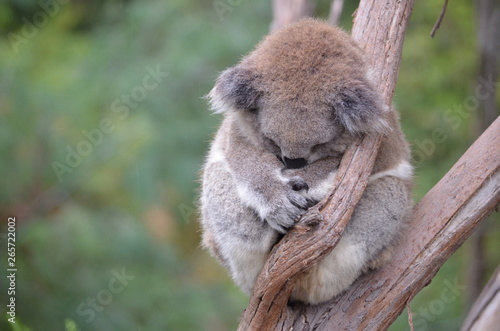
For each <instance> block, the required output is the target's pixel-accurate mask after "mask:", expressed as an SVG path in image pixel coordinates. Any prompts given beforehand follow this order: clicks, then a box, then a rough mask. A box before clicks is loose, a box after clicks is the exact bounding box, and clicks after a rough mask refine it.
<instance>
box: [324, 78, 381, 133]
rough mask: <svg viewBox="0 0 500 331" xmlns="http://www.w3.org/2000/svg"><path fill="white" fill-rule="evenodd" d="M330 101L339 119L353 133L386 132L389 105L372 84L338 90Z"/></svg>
mask: <svg viewBox="0 0 500 331" xmlns="http://www.w3.org/2000/svg"><path fill="white" fill-rule="evenodd" d="M328 103H329V104H330V105H331V106H332V107H333V111H334V113H335V116H336V118H337V120H338V121H339V122H340V123H341V124H342V125H343V126H344V127H345V128H346V129H347V130H348V131H349V132H351V133H370V132H378V133H383V132H386V131H387V130H388V128H389V126H388V124H387V121H386V119H385V114H384V113H385V112H387V111H388V109H387V107H386V106H385V105H384V104H383V102H382V100H381V99H380V97H379V95H378V94H377V93H376V92H375V91H373V89H372V88H371V87H370V86H364V85H362V86H358V87H355V88H346V89H342V90H339V91H337V93H335V94H334V95H333V96H332V98H331V99H330V100H328Z"/></svg>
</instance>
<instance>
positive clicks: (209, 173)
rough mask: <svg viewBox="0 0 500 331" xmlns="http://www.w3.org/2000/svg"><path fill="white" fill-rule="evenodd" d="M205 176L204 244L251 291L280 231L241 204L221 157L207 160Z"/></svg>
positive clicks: (238, 282)
mask: <svg viewBox="0 0 500 331" xmlns="http://www.w3.org/2000/svg"><path fill="white" fill-rule="evenodd" d="M202 180H203V186H202V192H201V216H202V217H201V224H202V227H203V246H205V247H206V248H207V249H209V251H210V252H211V253H212V255H214V256H215V257H216V258H217V259H218V260H219V261H220V262H221V264H222V265H224V266H225V267H226V268H227V269H229V271H230V273H231V277H232V278H233V280H234V281H235V283H236V284H237V285H238V286H239V287H240V288H241V289H242V290H243V291H245V292H246V293H248V294H250V293H251V291H252V289H253V287H254V284H255V281H256V279H257V276H258V275H259V273H260V271H261V269H262V267H263V266H264V263H265V261H266V259H267V256H268V255H269V251H270V250H271V247H272V246H273V245H274V244H275V243H276V240H277V237H278V234H277V232H276V231H275V230H273V229H272V228H271V227H270V226H269V225H268V224H267V223H265V222H262V221H261V220H259V218H258V216H257V215H256V213H255V212H254V211H253V210H252V209H250V208H248V207H246V206H244V205H243V204H242V202H241V199H240V198H239V197H238V194H237V192H236V185H235V183H234V179H233V177H232V175H231V174H230V173H229V172H228V170H227V167H226V165H225V164H224V162H223V161H222V160H221V161H216V162H208V163H207V164H206V166H205V168H204V171H203V179H202Z"/></svg>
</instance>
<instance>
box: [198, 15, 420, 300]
mask: <svg viewBox="0 0 500 331" xmlns="http://www.w3.org/2000/svg"><path fill="white" fill-rule="evenodd" d="M207 98H208V101H209V103H210V106H211V108H212V110H213V111H214V112H215V113H222V114H223V116H224V117H223V121H222V124H221V126H220V128H219V129H218V131H217V133H216V135H215V138H214V139H213V142H212V144H211V147H210V150H209V152H208V156H207V158H206V162H205V164H204V167H203V169H202V180H201V197H200V209H201V220H200V223H201V228H202V233H203V234H202V245H203V246H204V247H205V248H207V249H208V250H209V251H210V252H211V253H212V255H214V256H215V257H216V258H217V259H218V260H219V261H220V263H221V264H222V265H223V266H224V267H226V268H227V269H228V270H229V272H230V274H231V276H232V278H233V280H234V281H235V283H236V284H237V285H238V286H239V287H240V288H241V289H242V290H243V291H244V292H246V293H248V294H251V292H252V289H253V287H254V285H255V282H256V279H257V276H258V275H259V273H260V271H261V270H262V268H263V266H264V263H265V261H266V259H267V257H268V255H269V253H270V251H271V248H272V247H273V245H275V244H276V243H277V241H279V240H280V239H281V237H282V236H283V235H284V234H285V233H286V232H287V231H288V230H289V229H290V228H292V227H293V226H294V225H295V224H296V222H297V220H298V219H299V218H300V216H301V215H303V214H304V213H305V212H306V211H307V209H308V208H310V207H311V206H313V205H314V204H316V203H317V202H319V201H320V200H321V199H323V198H324V197H325V196H326V195H327V194H328V192H329V190H330V188H331V186H332V183H333V181H334V178H335V174H336V171H337V169H338V167H339V163H340V160H341V159H342V156H343V154H344V152H345V150H346V148H347V147H348V146H349V145H350V144H351V143H352V142H353V141H354V139H356V138H357V137H358V136H360V135H370V134H382V135H383V140H382V145H381V148H380V151H379V154H378V156H377V158H376V162H375V166H374V169H373V173H372V174H371V177H370V179H369V184H368V186H367V188H366V190H365V192H364V194H363V196H362V198H361V200H360V201H359V204H358V205H357V206H356V208H355V211H354V213H353V215H352V217H351V220H350V221H349V223H348V225H347V227H346V229H345V231H344V234H343V236H342V238H341V240H340V241H339V243H338V245H337V246H336V247H335V248H334V249H333V250H332V252H331V253H329V255H327V256H326V257H325V258H324V259H323V260H322V261H320V262H319V263H318V264H316V265H315V266H313V267H312V268H311V269H309V270H308V271H307V272H306V273H304V274H303V275H301V278H300V279H299V280H298V282H297V283H296V285H295V288H294V290H293V292H292V295H291V300H295V301H302V302H305V303H309V304H317V303H321V302H324V301H327V300H330V299H331V298H333V297H335V296H336V295H338V294H340V293H342V292H343V291H345V290H346V289H347V288H348V287H349V286H350V285H351V284H352V283H353V282H354V281H355V280H356V279H357V278H358V277H359V276H360V275H361V274H362V273H364V272H366V271H367V270H369V269H371V268H377V267H380V266H381V265H382V264H383V263H385V262H386V261H388V260H389V259H390V257H391V247H393V246H394V243H395V241H396V240H397V236H398V234H399V233H400V232H401V229H402V228H403V227H404V225H405V222H406V219H407V215H408V213H409V211H410V209H411V205H412V203H411V187H412V174H413V170H412V166H411V165H410V161H409V160H410V152H409V148H408V144H407V142H406V140H405V138H404V135H403V133H402V131H401V128H400V125H399V118H398V115H397V112H396V111H395V110H394V109H392V107H389V106H386V105H384V103H383V101H382V99H381V96H380V93H379V92H378V91H377V87H376V83H375V82H373V81H372V80H371V78H370V69H369V68H368V67H367V65H366V64H365V61H364V60H363V55H362V52H361V49H360V48H359V47H358V46H357V45H356V44H355V43H354V41H353V40H352V39H351V38H350V37H349V35H347V34H346V33H345V32H343V31H342V30H340V29H339V28H336V27H333V26H331V25H329V24H327V23H326V22H323V21H320V20H315V19H304V20H302V21H299V22H298V23H295V24H292V25H289V26H288V27H285V28H283V29H281V30H278V31H276V32H274V33H272V34H270V35H268V36H267V37H265V38H264V39H263V40H262V41H261V42H260V43H259V44H258V45H257V46H256V48H255V49H254V50H253V51H252V52H251V53H250V54H248V55H247V56H245V57H244V58H243V59H242V60H241V62H240V63H239V64H237V65H236V66H234V67H232V68H229V69H227V70H225V71H223V72H222V73H221V75H220V76H219V78H218V79H217V82H216V84H215V87H214V88H213V89H212V91H211V92H210V93H209V94H208V96H207Z"/></svg>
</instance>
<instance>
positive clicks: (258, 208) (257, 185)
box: [224, 122, 311, 233]
mask: <svg viewBox="0 0 500 331" xmlns="http://www.w3.org/2000/svg"><path fill="white" fill-rule="evenodd" d="M226 125H228V130H229V131H231V134H230V135H229V136H230V137H231V141H230V142H229V143H227V144H226V148H227V150H226V151H225V153H224V155H225V157H226V162H227V165H228V169H229V172H230V173H231V175H232V176H233V178H234V181H235V185H236V189H237V194H238V196H239V197H240V199H241V201H242V203H243V204H245V205H246V206H248V207H250V208H251V209H253V210H254V211H255V212H256V213H257V215H258V216H259V217H260V218H261V219H262V220H265V221H267V222H268V223H269V225H270V226H271V227H272V228H273V229H275V230H276V231H279V232H280V233H285V232H286V231H287V229H288V228H290V227H292V226H293V225H294V223H295V222H296V220H297V219H298V217H299V216H300V215H302V214H303V213H304V212H305V211H306V210H307V208H308V207H309V206H310V205H311V201H310V200H309V199H307V198H306V197H304V196H303V194H301V192H302V191H305V190H307V189H308V186H307V184H306V182H305V181H304V180H303V179H301V178H300V177H298V176H295V177H291V178H290V177H286V176H283V175H282V170H283V168H284V165H283V163H282V162H281V161H280V160H279V159H278V158H277V157H276V155H274V154H272V153H271V152H269V151H267V150H265V149H263V148H262V147H258V146H256V145H255V144H252V143H251V142H249V141H248V140H247V139H246V138H245V137H243V136H242V135H241V133H239V131H238V129H237V128H236V127H235V125H236V124H235V123H232V122H229V123H227V124H226Z"/></svg>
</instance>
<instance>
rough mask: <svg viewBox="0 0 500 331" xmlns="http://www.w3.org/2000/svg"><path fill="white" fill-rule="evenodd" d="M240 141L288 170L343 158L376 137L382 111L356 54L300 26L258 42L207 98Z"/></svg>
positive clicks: (344, 38)
mask: <svg viewBox="0 0 500 331" xmlns="http://www.w3.org/2000/svg"><path fill="white" fill-rule="evenodd" d="M208 97H209V100H210V103H211V106H212V109H213V110H215V111H216V112H225V113H226V114H227V115H228V116H235V117H236V118H237V120H238V123H239V125H240V126H241V132H242V134H244V135H246V136H247V137H248V138H249V139H250V141H252V143H254V144H257V145H258V146H261V147H262V148H264V149H266V150H268V151H271V152H272V153H274V154H275V155H276V156H278V157H279V158H280V159H281V160H283V162H284V163H285V165H286V166H287V167H289V168H297V167H302V166H304V165H306V164H308V163H311V162H314V161H316V160H318V159H322V158H325V157H329V156H335V155H339V154H341V153H343V152H344V150H345V148H346V147H347V145H348V144H349V143H350V141H352V138H353V136H354V135H357V134H362V133H370V132H381V131H382V130H383V129H384V127H385V120H384V109H385V108H386V107H384V105H383V103H382V101H381V100H380V96H379V94H378V93H377V92H376V89H375V88H374V87H373V85H372V83H371V82H370V81H369V79H368V78H367V69H366V66H365V63H364V61H363V58H362V56H361V52H360V50H359V48H358V47H357V46H356V45H355V43H354V42H353V41H352V39H351V38H350V37H349V36H348V35H347V34H346V33H345V32H343V31H341V30H339V29H338V28H335V27H332V26H330V25H328V24H327V23H324V22H321V21H318V20H313V19H306V20H302V21H300V22H298V23H296V24H294V25H291V26H289V27H287V28H285V29H282V30H279V31H277V32H276V33H274V34H271V35H269V36H267V37H266V38H264V40H263V41H261V43H260V44H259V45H257V47H256V48H255V50H254V51H252V52H251V53H250V54H249V55H247V56H246V57H245V58H243V60H242V61H241V62H240V63H239V64H238V65H236V66H235V67H232V68H229V69H227V70H226V71H224V72H223V73H222V74H221V75H220V77H219V79H218V80H217V83H216V85H215V87H214V88H213V90H212V91H211V92H210V94H209V95H208Z"/></svg>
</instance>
